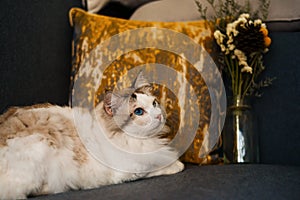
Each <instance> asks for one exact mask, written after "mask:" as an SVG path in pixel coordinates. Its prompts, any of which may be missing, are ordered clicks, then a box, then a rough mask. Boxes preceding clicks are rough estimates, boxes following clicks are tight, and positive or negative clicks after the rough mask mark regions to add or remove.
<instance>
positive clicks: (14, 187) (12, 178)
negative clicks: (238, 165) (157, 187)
mask: <svg viewBox="0 0 300 200" xmlns="http://www.w3.org/2000/svg"><path fill="white" fill-rule="evenodd" d="M150 90H151V88H150V84H149V83H147V81H146V80H145V79H144V77H143V75H142V74H141V73H140V74H139V75H138V77H137V79H136V80H135V82H134V84H133V86H132V88H127V89H124V90H122V91H120V92H117V93H112V92H107V93H106V95H105V98H104V100H103V101H102V102H101V103H99V104H98V105H97V106H96V108H95V113H96V115H97V119H98V122H99V123H100V124H101V125H102V126H103V130H104V134H105V135H106V136H107V138H108V139H109V142H111V143H112V144H113V145H115V146H117V147H119V148H120V149H122V150H124V151H126V152H128V153H129V154H130V153H131V152H132V153H147V152H152V151H155V150H157V149H159V150H160V153H159V154H155V155H154V157H153V156H152V157H150V159H148V158H147V159H136V160H130V162H129V161H126V159H125V162H127V163H125V165H126V166H125V168H124V169H126V170H125V171H122V170H118V169H123V168H122V167H123V166H118V167H117V169H115V168H116V167H110V166H108V165H107V164H106V163H105V162H106V160H105V158H101V159H102V161H103V159H104V162H101V161H99V159H97V157H95V156H93V155H92V154H91V153H90V152H89V151H88V150H87V148H86V146H84V145H83V143H82V140H81V139H80V137H79V135H78V132H77V129H76V126H75V123H74V117H73V116H74V115H73V114H74V113H73V112H74V110H75V109H80V108H72V109H71V108H69V107H59V106H54V105H49V104H47V105H38V106H31V107H24V108H11V109H10V110H8V111H7V112H6V113H4V114H3V115H1V116H0V199H20V198H26V197H27V196H28V195H40V194H53V193H59V192H64V191H67V190H75V189H87V188H96V187H99V186H102V185H108V184H117V183H122V182H125V181H131V180H136V179H139V178H147V177H152V176H158V175H165V174H174V173H177V172H180V171H182V170H183V168H184V165H183V164H182V163H181V162H180V161H178V160H177V157H178V155H177V153H176V151H175V150H174V149H172V148H170V147H168V146H167V145H166V143H167V142H168V141H167V140H166V139H162V138H161V135H162V134H164V133H166V132H167V130H168V129H167V127H165V126H164V122H165V116H164V115H163V112H162V109H161V108H160V105H159V104H158V102H157V100H156V98H155V97H154V96H153V95H152V94H151V93H150ZM82 110H84V109H81V111H82ZM83 113H84V112H83ZM87 124H89V123H87ZM87 124H84V125H85V126H87ZM87 130H89V128H88V129H87ZM102 153H103V154H104V157H105V156H106V157H107V158H108V160H109V159H114V161H118V159H120V160H121V159H122V158H121V155H115V154H111V153H110V151H109V150H107V149H105V151H103V152H102ZM106 154H107V155H106ZM101 159H100V160H101ZM168 161H172V163H170V164H169V165H168V166H163V165H162V163H168ZM122 162H123V164H124V161H122ZM108 163H109V162H108ZM115 163H117V162H115ZM120 165H121V161H120ZM153 169H156V170H155V171H152V170H153Z"/></svg>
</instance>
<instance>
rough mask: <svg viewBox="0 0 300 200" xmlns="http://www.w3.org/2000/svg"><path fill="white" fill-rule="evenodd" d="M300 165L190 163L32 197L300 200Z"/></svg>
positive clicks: (43, 199)
mask: <svg viewBox="0 0 300 200" xmlns="http://www.w3.org/2000/svg"><path fill="white" fill-rule="evenodd" d="M299 189H300V167H291V166H276V165H250V164H249V165H248V164H244V165H243V164H241V165H224V166H215V165H212V166H197V165H191V164H189V165H187V166H186V169H185V170H184V171H183V172H181V173H178V174H175V175H170V176H160V177H153V178H150V179H144V180H138V181H134V182H128V183H123V184H118V185H112V186H103V187H100V188H98V189H92V190H81V191H70V192H66V193H62V194H57V195H50V196H41V197H36V198H32V199H33V200H56V199H65V200H77V199H78V200H79V199H80V200H81V199H84V200H94V199H114V200H118V199H120V200H121V199H272V200H273V199H289V200H292V199H299V196H300V190H299Z"/></svg>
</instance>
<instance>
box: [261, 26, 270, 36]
mask: <svg viewBox="0 0 300 200" xmlns="http://www.w3.org/2000/svg"><path fill="white" fill-rule="evenodd" d="M260 32H262V34H263V35H264V36H265V37H266V36H268V33H269V32H268V29H266V28H264V27H261V28H260Z"/></svg>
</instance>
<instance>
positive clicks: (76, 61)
mask: <svg viewBox="0 0 300 200" xmlns="http://www.w3.org/2000/svg"><path fill="white" fill-rule="evenodd" d="M70 18H71V24H72V25H73V26H74V52H75V53H74V57H73V69H72V85H73V91H72V98H71V102H72V106H84V107H89V108H93V106H94V105H96V104H97V103H98V102H99V101H100V100H102V98H103V95H104V94H105V90H106V89H114V88H120V84H121V87H128V82H130V81H128V78H129V79H131V80H134V76H135V73H133V71H134V70H135V71H136V70H141V69H144V72H145V73H148V74H149V75H148V76H147V78H150V79H151V80H150V81H151V82H152V81H154V83H158V84H157V85H156V86H157V88H159V89H158V90H156V91H157V92H155V93H156V94H157V96H158V99H160V101H161V103H162V104H163V105H165V106H164V107H165V108H166V113H167V116H169V117H168V118H167V124H168V125H169V127H170V128H171V134H170V135H169V137H170V138H174V140H173V142H174V143H172V144H175V142H176V140H177V139H178V138H180V137H181V138H183V137H184V139H182V140H181V141H180V142H178V143H177V147H178V145H180V146H181V147H182V148H185V149H184V150H183V149H182V148H180V151H182V152H180V153H183V152H184V151H185V150H186V148H187V147H188V146H189V145H190V144H191V142H192V141H193V138H194V136H195V134H196V132H197V134H196V138H195V140H194V143H193V144H192V145H191V147H190V149H189V151H188V153H186V154H185V155H188V156H184V160H189V161H191V162H197V163H199V162H201V159H200V158H199V154H200V155H201V156H203V157H205V155H207V153H208V152H209V151H210V150H211V148H212V147H213V146H214V145H215V144H216V142H217V141H218V136H219V134H220V131H221V130H220V127H219V124H222V122H223V121H224V118H225V116H224V114H222V113H224V112H222V109H223V111H224V110H225V104H226V103H225V91H224V89H223V88H221V87H222V86H223V85H222V83H223V82H222V79H221V76H220V73H219V70H218V69H217V67H216V65H215V64H214V62H213V60H212V59H211V57H210V55H209V54H208V53H207V52H206V51H205V50H204V49H203V47H201V46H200V45H203V46H205V45H211V44H212V42H211V41H212V30H211V26H210V25H211V24H209V23H207V22H206V21H204V20H200V21H193V22H166V23H160V22H143V21H132V20H124V19H117V18H111V17H106V16H101V15H95V14H90V13H87V12H85V11H83V10H80V9H73V10H71V12H70ZM159 28H160V29H159ZM171 30H172V31H171ZM153 33H154V34H153ZM176 34H177V35H176ZM121 35H123V36H121ZM115 38H117V39H115ZM194 45H197V47H195V46H194ZM199 47H201V48H199ZM207 47H208V46H207ZM209 50H210V49H209ZM156 64H157V65H158V66H157V65H156ZM163 65H164V66H163ZM131 70H132V71H131ZM168 70H170V71H168ZM202 74H205V75H204V76H202ZM181 76H184V78H181ZM218 77H219V79H218ZM118 81H120V83H118V84H119V85H117V82H118ZM155 81H157V82H155ZM159 81H161V82H159ZM126 83H127V84H126ZM162 85H164V86H162ZM191 88H193V89H192V90H193V92H195V94H196V95H195V96H194V97H193V95H191V92H192V91H191ZM222 89H223V90H222ZM222 92H223V93H222ZM211 96H213V97H216V98H215V99H214V101H213V103H216V104H213V103H211V101H212V100H211V98H210V97H211ZM193 98H194V101H191V99H193ZM221 101H222V102H221ZM222 103H223V104H222ZM212 104H213V105H214V106H215V107H214V106H211V105H212ZM220 105H221V106H220ZM222 105H223V107H222ZM196 107H197V108H196ZM218 109H220V110H218ZM220 113H221V114H220ZM198 114H199V116H201V117H199V116H198ZM221 116H222V117H223V118H222V117H221ZM211 119H213V120H211ZM222 120H223V121H222ZM188 124H191V125H188ZM179 125H181V127H179ZM208 133H209V134H208ZM191 135H192V136H191ZM188 141H190V142H188ZM203 141H206V142H205V143H203ZM205 145H207V146H205Z"/></svg>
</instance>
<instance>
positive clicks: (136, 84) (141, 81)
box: [131, 71, 151, 89]
mask: <svg viewBox="0 0 300 200" xmlns="http://www.w3.org/2000/svg"><path fill="white" fill-rule="evenodd" d="M131 87H132V88H134V89H139V88H142V87H151V85H150V83H149V82H148V81H147V79H146V78H145V77H144V75H143V71H140V72H139V74H138V75H137V77H136V79H135V80H134V81H133V83H132V86H131Z"/></svg>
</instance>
